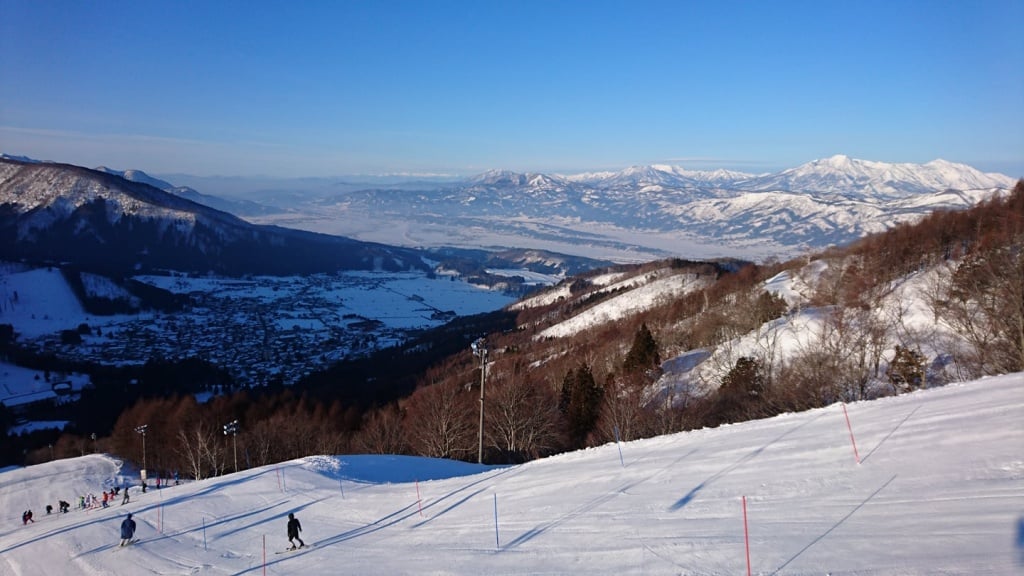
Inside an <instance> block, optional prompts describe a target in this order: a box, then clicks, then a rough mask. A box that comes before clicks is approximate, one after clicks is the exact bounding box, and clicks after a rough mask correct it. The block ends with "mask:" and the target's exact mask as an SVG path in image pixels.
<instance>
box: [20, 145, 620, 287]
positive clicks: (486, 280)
mask: <svg viewBox="0 0 1024 576" xmlns="http://www.w3.org/2000/svg"><path fill="white" fill-rule="evenodd" d="M209 204H214V205H220V206H248V205H252V206H258V205H256V204H255V203H252V202H246V201H234V200H223V199H219V198H216V197H213V196H208V195H205V194H200V193H198V192H197V191H195V190H193V189H191V188H188V187H178V186H174V185H172V184H170V183H168V182H166V181H164V180H161V179H158V178H154V177H151V176H149V175H148V174H146V173H145V172H142V171H139V170H127V171H123V172H122V171H116V170H111V169H109V168H105V167H100V168H97V169H94V170H90V169H88V168H82V167H79V166H72V165H67V164H56V163H52V162H39V161H35V160H32V159H28V158H15V157H10V156H3V157H0V260H4V259H6V260H14V261H28V262H32V263H51V264H70V265H72V266H75V267H79V268H82V269H87V270H91V271H95V272H100V273H104V274H108V275H111V276H115V277H117V276H126V275H131V274H138V273H146V272H155V271H160V270H177V271H182V272H193V273H207V272H213V273H217V274H223V275H232V276H235V275H243V274H269V275H287V274H309V273H324V272H326V273H330V272H336V271H341V270H386V271H405V270H422V271H430V270H432V269H433V268H434V267H435V266H437V265H438V264H439V263H441V264H443V267H445V268H446V269H449V270H458V271H459V273H460V274H462V275H463V276H465V277H467V278H469V279H470V280H471V281H473V282H476V283H479V284H484V285H489V286H496V285H501V286H504V287H505V289H506V290H510V291H513V292H515V291H517V290H519V289H521V288H516V286H519V285H522V286H528V285H529V281H528V280H527V279H525V278H522V277H520V278H514V277H513V278H508V277H502V276H500V275H491V274H489V273H488V272H487V269H489V268H491V269H512V270H515V269H522V270H529V271H531V272H536V273H540V274H548V275H555V276H558V275H571V274H576V273H579V272H581V271H585V270H590V269H592V268H594V267H596V266H602V265H606V264H608V262H607V261H597V260H592V259H587V258H581V257H575V256H566V255H561V254H553V253H550V252H547V251H537V250H506V251H500V252H494V251H489V252H484V251H481V250H454V249H447V250H444V251H438V250H432V251H427V250H422V249H416V248H405V247H399V246H390V245H385V244H381V243H374V242H364V241H359V240H354V239H351V238H345V237H341V236H336V235H328V234H321V233H316V232H310V231H305V230H295V229H289V228H283V227H279V226H270V225H259V224H253V223H250V222H247V221H245V220H242V219H241V218H239V217H237V216H234V215H232V214H229V213H228V212H226V211H224V210H218V209H216V208H212V207H210V205H209ZM264 209H265V208H264V207H260V210H258V211H262V210H264Z"/></svg>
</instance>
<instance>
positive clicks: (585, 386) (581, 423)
mask: <svg viewBox="0 0 1024 576" xmlns="http://www.w3.org/2000/svg"><path fill="white" fill-rule="evenodd" d="M603 396H604V389H603V388H601V387H600V386H598V384H597V382H596V381H595V380H594V374H593V373H592V372H591V370H590V366H588V365H587V364H581V365H580V366H579V367H577V368H576V369H575V370H570V371H569V372H568V373H567V374H566V375H565V378H564V379H563V380H562V394H561V399H560V401H559V406H558V407H559V409H560V410H561V412H562V414H564V415H565V417H566V420H567V423H568V427H569V430H568V432H569V442H570V445H571V446H572V447H574V448H581V447H583V446H586V442H587V436H588V435H589V434H590V432H591V431H592V430H593V429H594V426H596V425H597V418H598V416H600V414H601V400H602V398H603Z"/></svg>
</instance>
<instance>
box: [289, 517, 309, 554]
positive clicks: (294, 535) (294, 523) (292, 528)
mask: <svg viewBox="0 0 1024 576" xmlns="http://www.w3.org/2000/svg"><path fill="white" fill-rule="evenodd" d="M299 532H302V524H299V519H298V518H296V517H295V514H292V513H289V514H288V542H289V543H290V544H291V545H292V547H291V548H289V550H295V542H292V540H298V541H299V548H302V547H303V546H305V545H306V543H305V542H303V541H302V538H299Z"/></svg>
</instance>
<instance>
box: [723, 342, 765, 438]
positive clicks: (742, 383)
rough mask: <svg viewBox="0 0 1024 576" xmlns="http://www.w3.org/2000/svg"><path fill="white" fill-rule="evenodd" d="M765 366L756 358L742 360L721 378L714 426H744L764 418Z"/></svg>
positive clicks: (748, 357)
mask: <svg viewBox="0 0 1024 576" xmlns="http://www.w3.org/2000/svg"><path fill="white" fill-rule="evenodd" d="M764 394H765V375H764V366H763V365H762V363H761V361H760V360H758V359H757V358H753V357H750V356H743V357H741V358H739V359H738V360H736V365H735V366H733V367H732V368H731V369H730V370H729V372H728V373H727V374H726V375H725V376H724V377H723V378H722V384H721V386H720V387H719V388H718V393H717V395H716V399H715V410H714V414H713V418H712V419H713V420H714V423H715V424H724V423H727V422H741V421H743V420H749V419H751V418H756V417H758V416H760V415H761V409H762V406H763V404H764Z"/></svg>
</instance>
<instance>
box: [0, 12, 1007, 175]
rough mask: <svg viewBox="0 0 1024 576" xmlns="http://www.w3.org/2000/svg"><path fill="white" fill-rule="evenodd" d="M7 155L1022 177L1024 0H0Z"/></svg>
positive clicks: (207, 162)
mask: <svg viewBox="0 0 1024 576" xmlns="http://www.w3.org/2000/svg"><path fill="white" fill-rule="evenodd" d="M2 12H3V14H2V17H0V151H3V152H6V153H8V154H22V155H27V156H31V157H34V158H40V159H52V160H58V161H63V162H70V163H74V164H81V165H86V166H97V165H100V164H104V165H107V166H111V167H115V168H121V169H125V168H139V169H143V170H146V171H148V172H151V173H157V174H160V173H164V174H167V173H189V174H197V175H214V174H219V175H263V176H288V177H290V176H300V175H308V176H330V175H341V174H355V173H362V174H376V173H401V172H408V173H444V174H460V175H468V174H473V173H477V172H481V171H484V170H487V169H491V168H508V169H513V170H523V171H526V170H532V171H547V172H577V171H584V170H595V169H619V168H624V167H626V166H629V165H634V164H650V163H671V164H678V165H681V166H684V167H686V168H691V169H698V168H701V169H707V168H719V167H724V168H733V169H741V170H746V171H764V170H774V169H780V168H787V167H792V166H796V165H798V164H801V163H803V162H807V161H810V160H813V159H815V158H822V157H827V156H831V155H832V154H837V153H843V154H848V155H850V156H853V157H857V158H864V159H869V160H880V161H886V162H927V161H929V160H933V159H935V158H945V159H947V160H951V161H956V162H964V163H968V164H972V165H974V166H977V167H978V168H981V169H983V170H986V171H1000V172H1004V173H1008V174H1010V175H1012V176H1024V42H1022V41H1021V39H1020V34H1019V25H1020V23H1021V22H1022V21H1024V2H1021V1H1019V0H1008V1H987V0H978V1H966V0H965V1H955V2H946V1H942V0H929V1H898V0H897V1H885V2H871V1H856V2H852V1H851V2H847V1H827V2H822V1H807V2H759V1H757V2H755V1H750V2H685V1H682V0H677V1H668V2H655V1H650V2H644V1H631V2H626V1H622V2H603V1H587V0H576V1H559V0H553V1H543V2H542V1H529V0H523V1H515V2H512V1H508V2H501V1H489V0H475V1H468V0H467V1H464V2H449V1H443V0H430V1H423V0H421V1H408V2H406V1H397V0H376V1H366V2H358V1H344V0H339V1H328V2H313V1H310V2H294V3H291V2H259V1H248V2H203V1H199V2H188V1H176V2H150V1H146V0H135V1H128V2H107V1H95V2H81V1H52V2H38V1H35V0H29V1H24V0H3V10H2Z"/></svg>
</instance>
